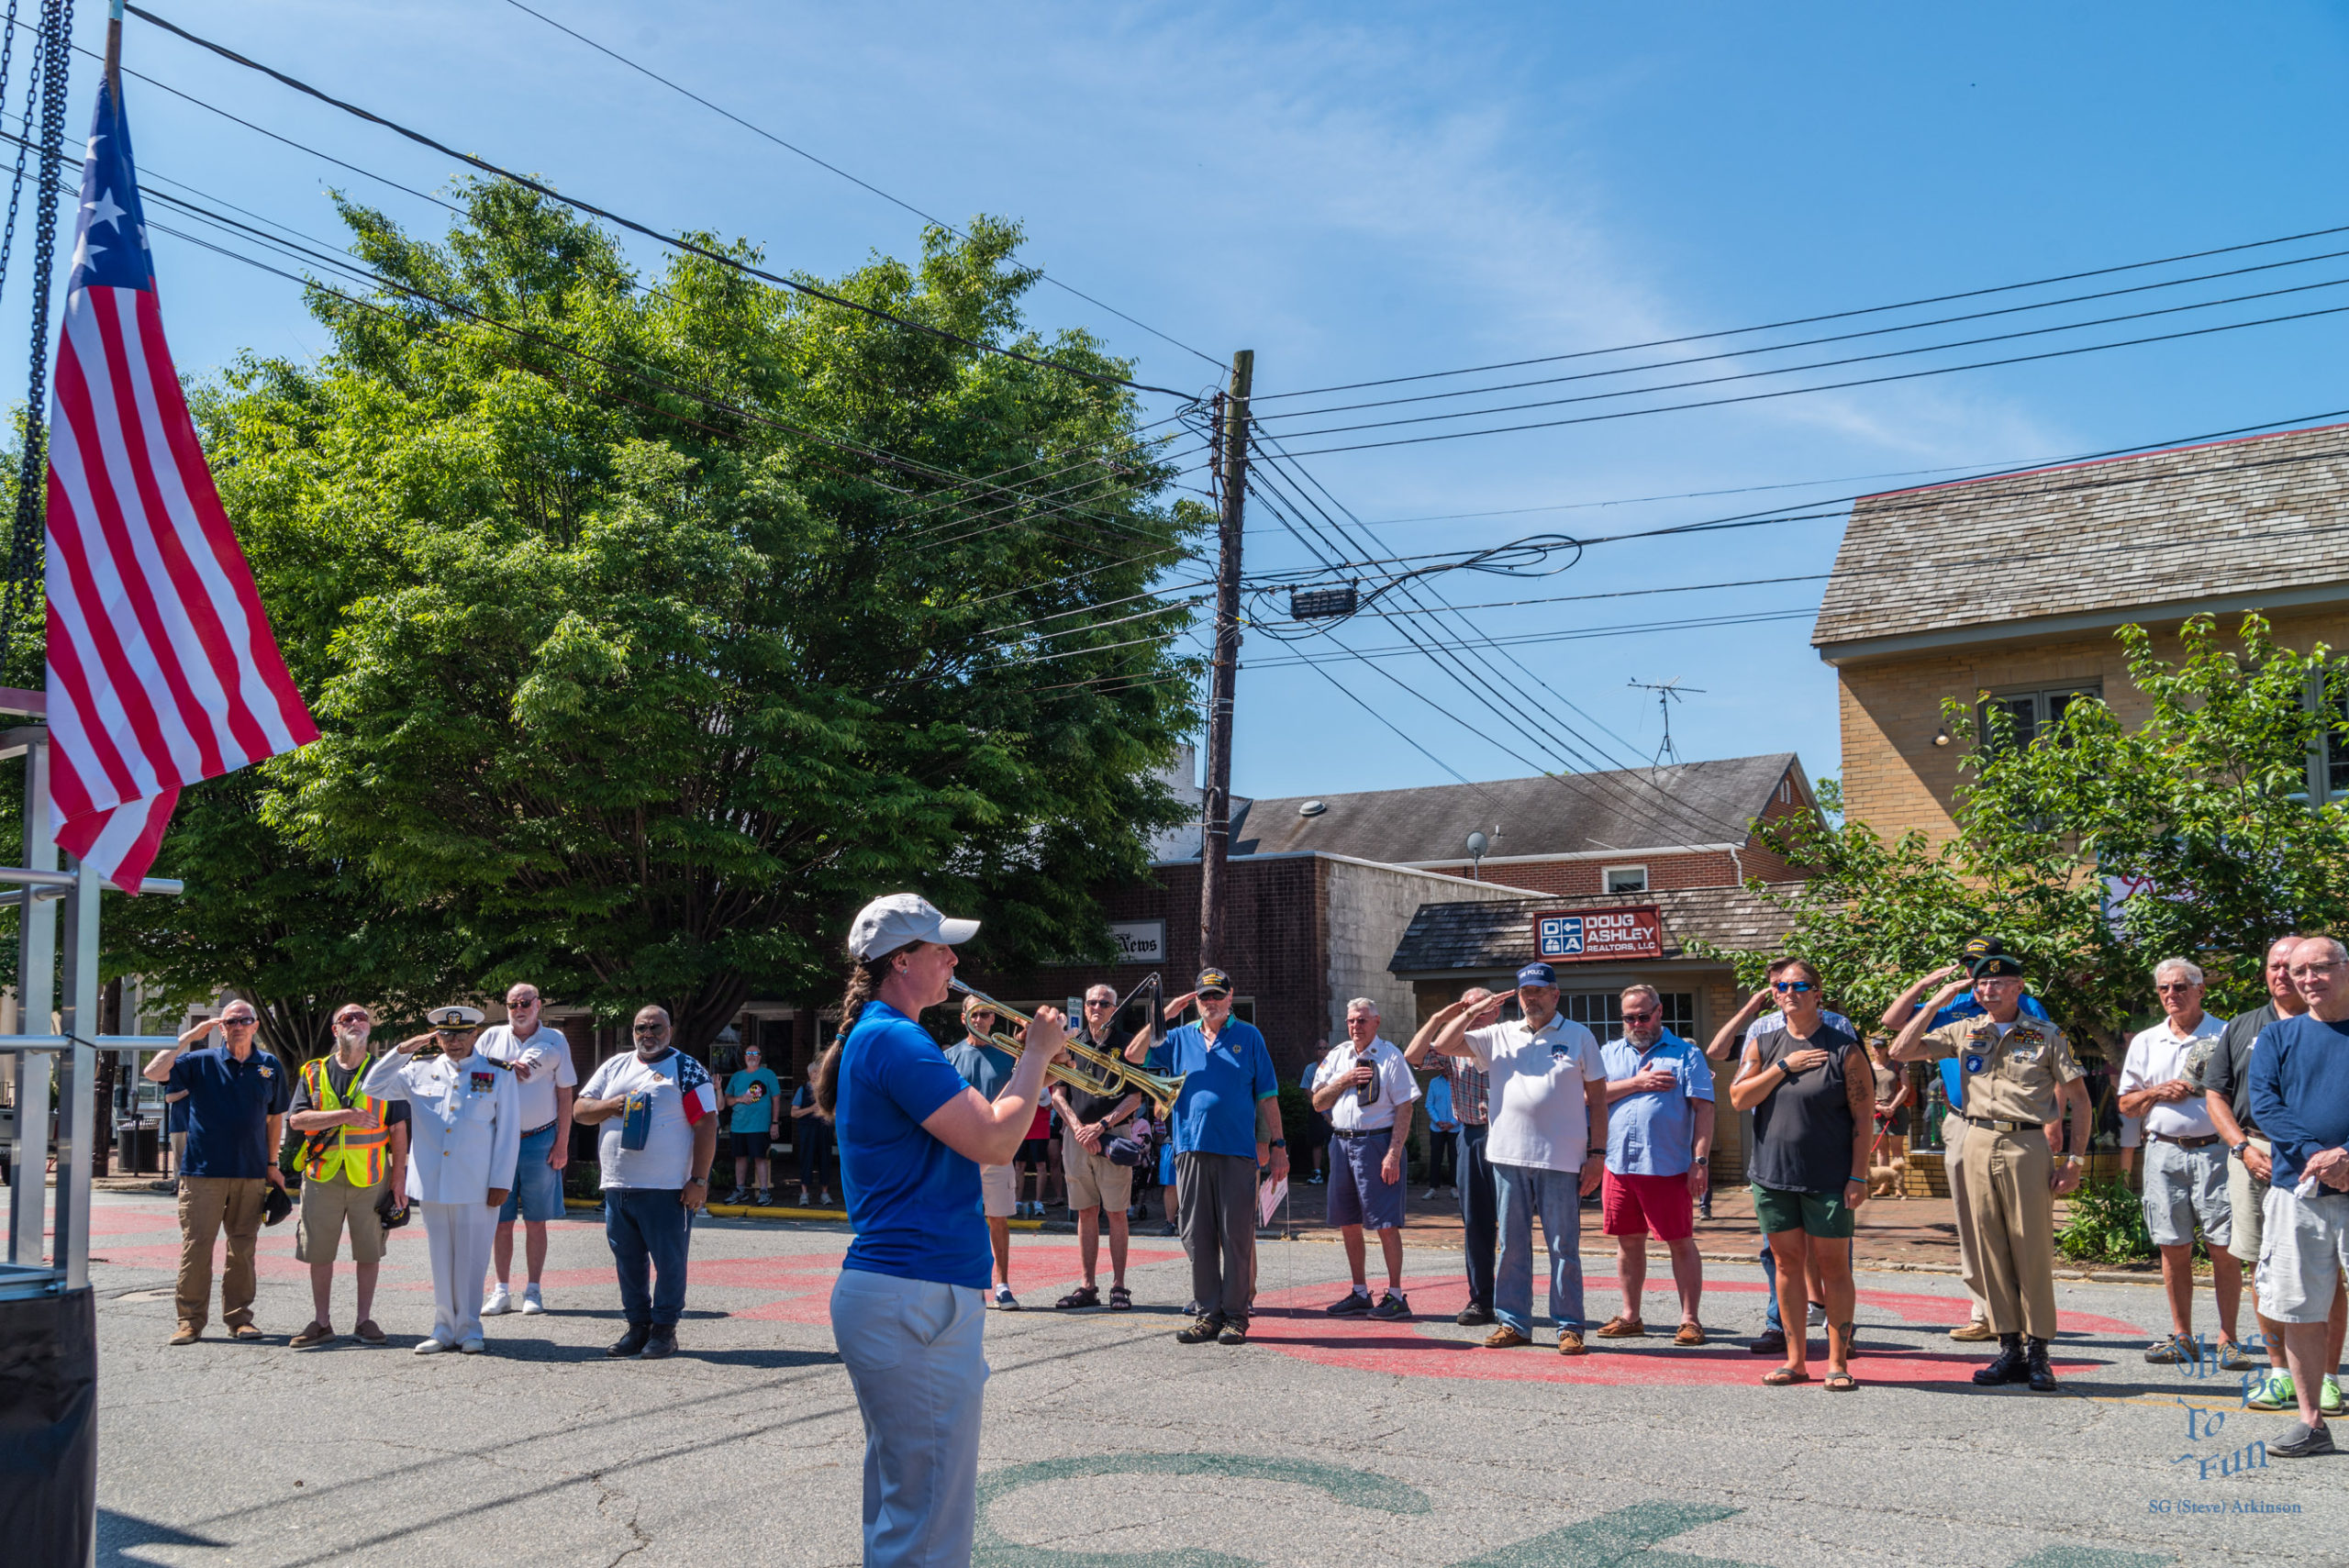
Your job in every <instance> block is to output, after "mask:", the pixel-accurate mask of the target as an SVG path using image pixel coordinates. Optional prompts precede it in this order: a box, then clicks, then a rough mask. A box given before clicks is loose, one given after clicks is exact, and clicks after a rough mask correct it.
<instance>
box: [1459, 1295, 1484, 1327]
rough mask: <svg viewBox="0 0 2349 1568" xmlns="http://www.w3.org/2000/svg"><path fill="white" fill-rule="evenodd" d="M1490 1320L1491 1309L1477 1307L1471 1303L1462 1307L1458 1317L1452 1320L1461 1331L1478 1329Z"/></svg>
mask: <svg viewBox="0 0 2349 1568" xmlns="http://www.w3.org/2000/svg"><path fill="white" fill-rule="evenodd" d="M1492 1320H1493V1309H1492V1308H1491V1307H1479V1306H1478V1305H1476V1303H1475V1302H1473V1301H1472V1302H1470V1303H1469V1304H1468V1305H1467V1306H1465V1307H1462V1308H1461V1309H1460V1316H1459V1317H1457V1318H1453V1322H1454V1323H1457V1324H1459V1325H1460V1326H1461V1327H1462V1328H1463V1329H1480V1328H1483V1327H1484V1326H1485V1325H1486V1324H1488V1323H1490V1322H1491V1321H1492Z"/></svg>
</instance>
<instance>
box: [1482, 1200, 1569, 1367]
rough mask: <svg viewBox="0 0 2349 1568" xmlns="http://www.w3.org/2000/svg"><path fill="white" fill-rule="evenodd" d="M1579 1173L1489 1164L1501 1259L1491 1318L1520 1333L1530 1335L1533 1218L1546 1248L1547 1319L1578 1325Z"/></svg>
mask: <svg viewBox="0 0 2349 1568" xmlns="http://www.w3.org/2000/svg"><path fill="white" fill-rule="evenodd" d="M1580 1185H1581V1175H1580V1173H1577V1172H1574V1171H1545V1170H1541V1169H1538V1168H1536V1167H1534V1166H1531V1165H1504V1164H1501V1163H1499V1162H1494V1165H1493V1187H1494V1191H1495V1195H1496V1196H1497V1199H1498V1202H1497V1205H1496V1207H1497V1208H1498V1209H1499V1211H1500V1212H1499V1216H1498V1218H1499V1230H1500V1257H1499V1259H1498V1261H1497V1263H1496V1264H1495V1267H1494V1271H1493V1316H1494V1317H1496V1318H1499V1319H1500V1320H1501V1321H1502V1322H1503V1323H1505V1324H1507V1325H1508V1327H1510V1328H1512V1329H1516V1330H1517V1331H1518V1332H1519V1333H1520V1334H1523V1335H1525V1336H1527V1337H1528V1338H1531V1336H1532V1333H1533V1219H1534V1216H1535V1215H1537V1214H1538V1215H1540V1216H1541V1218H1542V1240H1543V1241H1544V1242H1545V1243H1546V1244H1547V1246H1548V1248H1549V1251H1550V1318H1551V1321H1553V1323H1555V1324H1556V1325H1557V1326H1558V1327H1559V1328H1561V1329H1575V1330H1576V1331H1580V1329H1582V1198H1581V1195H1580V1193H1579V1192H1578V1191H1577V1189H1578V1188H1579V1187H1580Z"/></svg>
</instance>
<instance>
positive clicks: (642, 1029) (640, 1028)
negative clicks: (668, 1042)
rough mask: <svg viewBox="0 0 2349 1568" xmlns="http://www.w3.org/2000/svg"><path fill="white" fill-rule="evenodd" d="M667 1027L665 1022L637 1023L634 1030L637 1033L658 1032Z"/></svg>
mask: <svg viewBox="0 0 2349 1568" xmlns="http://www.w3.org/2000/svg"><path fill="white" fill-rule="evenodd" d="M667 1027H668V1026H667V1025H665V1024H639V1025H637V1026H636V1032H637V1033H638V1034H659V1033H660V1032H661V1031H662V1029H665V1028H667Z"/></svg>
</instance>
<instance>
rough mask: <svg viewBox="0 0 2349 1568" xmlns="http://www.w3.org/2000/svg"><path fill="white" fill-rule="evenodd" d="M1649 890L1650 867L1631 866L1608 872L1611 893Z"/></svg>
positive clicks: (1608, 885)
mask: <svg viewBox="0 0 2349 1568" xmlns="http://www.w3.org/2000/svg"><path fill="white" fill-rule="evenodd" d="M1647 890H1648V868H1647V867H1645V866H1629V867H1624V868H1620V869H1617V870H1614V871H1610V872H1609V873H1607V891H1608V892H1609V893H1645V892H1646V891H1647Z"/></svg>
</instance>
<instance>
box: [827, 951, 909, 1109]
mask: <svg viewBox="0 0 2349 1568" xmlns="http://www.w3.org/2000/svg"><path fill="white" fill-rule="evenodd" d="M917 945H918V944H916V943H913V942H907V944H906V946H905V947H898V948H891V949H890V950H889V951H887V952H884V953H875V954H874V955H873V956H872V957H871V958H866V959H859V960H858V961H857V962H856V963H855V965H854V966H853V967H852V968H851V969H850V970H849V972H848V989H847V990H845V991H843V992H841V1023H840V1029H839V1030H838V1031H837V1032H836V1033H834V1034H833V1036H832V1043H831V1044H829V1045H828V1046H826V1047H825V1048H824V1054H823V1055H822V1057H820V1058H819V1059H818V1061H817V1062H816V1108H817V1109H818V1110H819V1111H821V1112H822V1113H823V1116H824V1119H825V1120H826V1121H829V1120H831V1119H832V1113H833V1111H834V1110H835V1108H836V1107H837V1106H839V1104H840V1097H841V1049H842V1048H843V1047H845V1046H846V1045H847V1044H848V1033H849V1030H851V1029H854V1028H856V1020H857V1016H858V1015H859V1014H861V1013H863V1011H864V1004H866V1003H867V1002H870V1001H872V1000H873V999H874V997H875V996H877V995H880V994H881V981H882V977H883V976H885V975H886V974H887V973H889V960H890V959H892V958H894V957H896V955H897V954H898V953H901V952H903V951H906V948H907V947H914V946H917Z"/></svg>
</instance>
